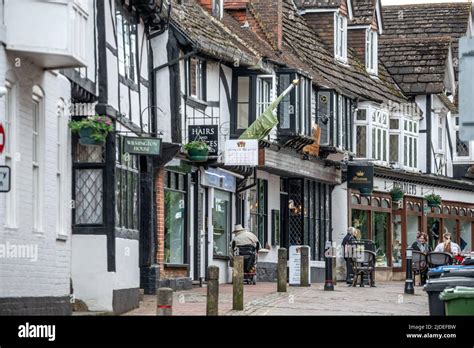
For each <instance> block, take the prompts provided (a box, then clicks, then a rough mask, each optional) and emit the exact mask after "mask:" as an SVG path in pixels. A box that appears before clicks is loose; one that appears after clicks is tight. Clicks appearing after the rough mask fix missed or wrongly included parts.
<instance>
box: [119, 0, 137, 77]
mask: <svg viewBox="0 0 474 348" xmlns="http://www.w3.org/2000/svg"><path fill="white" fill-rule="evenodd" d="M115 18H116V27H117V53H118V63H119V64H118V65H119V74H120V76H122V77H124V78H126V79H128V80H131V81H133V82H134V83H137V82H138V76H137V60H136V58H137V25H136V23H135V22H134V19H133V17H132V16H131V15H130V13H128V12H127V11H125V10H123V7H122V6H121V5H120V4H119V3H118V2H116V11H115Z"/></svg>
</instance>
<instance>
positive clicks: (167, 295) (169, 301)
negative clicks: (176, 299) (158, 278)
mask: <svg viewBox="0 0 474 348" xmlns="http://www.w3.org/2000/svg"><path fill="white" fill-rule="evenodd" d="M156 300H157V301H156V315H165V316H168V315H172V314H173V289H171V288H159V289H158V290H157V291H156Z"/></svg>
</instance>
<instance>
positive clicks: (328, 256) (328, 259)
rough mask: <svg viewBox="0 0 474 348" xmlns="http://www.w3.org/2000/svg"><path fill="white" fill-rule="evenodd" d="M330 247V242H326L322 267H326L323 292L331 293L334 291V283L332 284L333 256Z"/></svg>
mask: <svg viewBox="0 0 474 348" xmlns="http://www.w3.org/2000/svg"><path fill="white" fill-rule="evenodd" d="M331 248H332V246H331V242H330V241H327V242H326V251H325V253H324V256H325V259H324V261H325V262H324V265H325V267H326V281H325V282H324V290H325V291H333V290H334V283H333V269H332V266H333V258H332V257H333V255H332V249H331Z"/></svg>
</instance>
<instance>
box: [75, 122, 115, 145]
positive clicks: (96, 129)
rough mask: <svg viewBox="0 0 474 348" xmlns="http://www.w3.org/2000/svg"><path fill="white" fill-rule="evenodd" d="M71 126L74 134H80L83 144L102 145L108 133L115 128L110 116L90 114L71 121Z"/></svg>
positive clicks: (80, 141) (80, 140)
mask: <svg viewBox="0 0 474 348" xmlns="http://www.w3.org/2000/svg"><path fill="white" fill-rule="evenodd" d="M69 128H71V132H72V133H73V134H79V143H80V144H81V145H102V144H104V143H105V140H106V139H107V135H108V134H109V133H110V132H112V131H113V130H114V126H113V123H112V120H111V119H110V117H107V116H99V115H95V116H89V117H86V118H83V119H82V120H78V121H70V122H69Z"/></svg>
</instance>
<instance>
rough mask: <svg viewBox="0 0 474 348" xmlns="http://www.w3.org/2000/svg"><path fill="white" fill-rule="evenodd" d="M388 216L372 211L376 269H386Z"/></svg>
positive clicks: (387, 263)
mask: <svg viewBox="0 0 474 348" xmlns="http://www.w3.org/2000/svg"><path fill="white" fill-rule="evenodd" d="M389 221H390V214H388V213H381V212H377V211H374V212H373V220H372V233H373V240H374V242H375V253H376V262H375V265H376V266H377V267H388V266H389V259H388V255H389V253H388V246H389V244H388V242H389V241H388V228H389Z"/></svg>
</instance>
